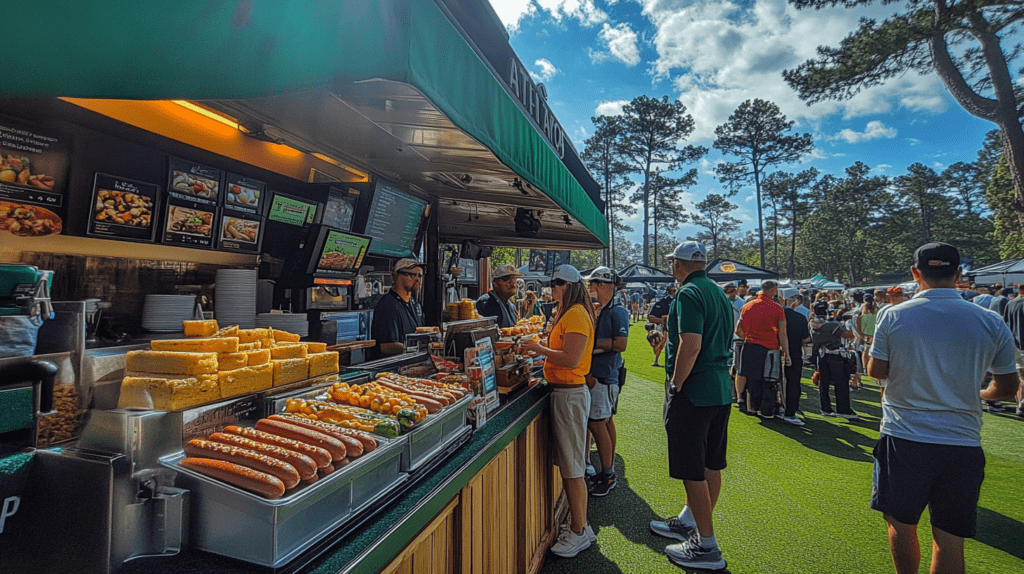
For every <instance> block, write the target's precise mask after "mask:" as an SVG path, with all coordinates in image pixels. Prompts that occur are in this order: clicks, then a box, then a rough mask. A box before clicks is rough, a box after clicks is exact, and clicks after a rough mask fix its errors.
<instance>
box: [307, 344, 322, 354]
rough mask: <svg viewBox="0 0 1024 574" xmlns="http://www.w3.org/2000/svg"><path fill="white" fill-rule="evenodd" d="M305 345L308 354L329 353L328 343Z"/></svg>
mask: <svg viewBox="0 0 1024 574" xmlns="http://www.w3.org/2000/svg"><path fill="white" fill-rule="evenodd" d="M303 345H305V346H306V353H307V354H310V355H312V354H313V353H326V352H327V343H303Z"/></svg>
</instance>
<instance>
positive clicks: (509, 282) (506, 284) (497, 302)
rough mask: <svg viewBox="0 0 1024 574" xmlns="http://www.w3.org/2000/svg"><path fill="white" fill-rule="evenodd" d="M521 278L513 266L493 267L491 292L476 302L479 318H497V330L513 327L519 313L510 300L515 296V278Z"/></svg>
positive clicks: (520, 274)
mask: <svg viewBox="0 0 1024 574" xmlns="http://www.w3.org/2000/svg"><path fill="white" fill-rule="evenodd" d="M522 276H523V274H522V273H520V272H519V270H518V269H516V267H515V265H508V264H505V265H498V266H497V267H495V268H494V271H492V272H491V290H490V291H488V292H486V293H484V294H483V295H481V296H480V298H479V299H477V300H476V312H477V313H479V314H480V316H481V317H497V318H498V327H499V328H502V329H508V328H510V327H515V325H516V322H518V321H519V312H518V311H516V306H515V305H513V304H512V302H511V301H510V299H512V296H513V295H515V294H516V277H522Z"/></svg>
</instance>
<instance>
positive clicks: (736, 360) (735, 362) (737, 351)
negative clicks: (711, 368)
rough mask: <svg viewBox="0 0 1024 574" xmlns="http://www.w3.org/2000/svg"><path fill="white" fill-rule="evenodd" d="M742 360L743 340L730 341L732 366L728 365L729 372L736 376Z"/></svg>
mask: <svg viewBox="0 0 1024 574" xmlns="http://www.w3.org/2000/svg"><path fill="white" fill-rule="evenodd" d="M741 361H743V341H740V340H735V341H733V342H732V366H731V367H729V374H730V375H732V376H734V377H735V376H736V375H738V374H739V373H740V362H741Z"/></svg>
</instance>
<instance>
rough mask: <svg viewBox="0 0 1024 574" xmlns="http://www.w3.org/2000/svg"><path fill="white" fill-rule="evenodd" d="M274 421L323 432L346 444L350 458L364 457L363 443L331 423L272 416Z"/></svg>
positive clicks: (270, 417)
mask: <svg viewBox="0 0 1024 574" xmlns="http://www.w3.org/2000/svg"><path fill="white" fill-rule="evenodd" d="M267 418H269V419H270V420H272V421H281V422H285V423H290V424H294V425H297V426H300V427H305V428H308V429H310V430H315V431H318V432H322V433H324V434H325V435H327V436H330V437H334V438H336V439H338V440H340V441H341V442H343V443H345V453H346V456H348V457H349V458H359V457H360V456H363V450H364V449H363V443H362V441H360V440H358V439H356V438H355V437H352V436H350V435H347V434H345V433H343V432H341V430H342V429H341V427H338V426H335V425H332V424H331V423H325V422H320V421H315V420H312V419H306V418H302V417H289V416H284V415H270V416H269V417H267Z"/></svg>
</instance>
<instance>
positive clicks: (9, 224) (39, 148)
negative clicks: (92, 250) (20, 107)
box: [0, 116, 70, 237]
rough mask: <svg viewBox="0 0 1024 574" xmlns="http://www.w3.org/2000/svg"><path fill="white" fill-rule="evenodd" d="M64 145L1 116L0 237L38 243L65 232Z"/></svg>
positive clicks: (64, 139)
mask: <svg viewBox="0 0 1024 574" xmlns="http://www.w3.org/2000/svg"><path fill="white" fill-rule="evenodd" d="M69 139H70V138H69V137H68V136H65V135H63V134H60V133H58V132H55V131H53V130H50V129H49V128H45V127H41V126H37V125H35V124H34V123H31V122H27V121H25V120H20V119H15V118H10V117H6V116H0V231H6V232H8V233H11V234H13V235H18V236H21V237H38V236H43V235H52V234H56V233H60V232H61V231H62V230H63V229H64V216H65V211H66V209H67V206H66V204H65V201H64V194H65V192H66V191H67V184H68V181H67V172H68V165H69V159H68V151H67V145H68V142H69Z"/></svg>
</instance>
